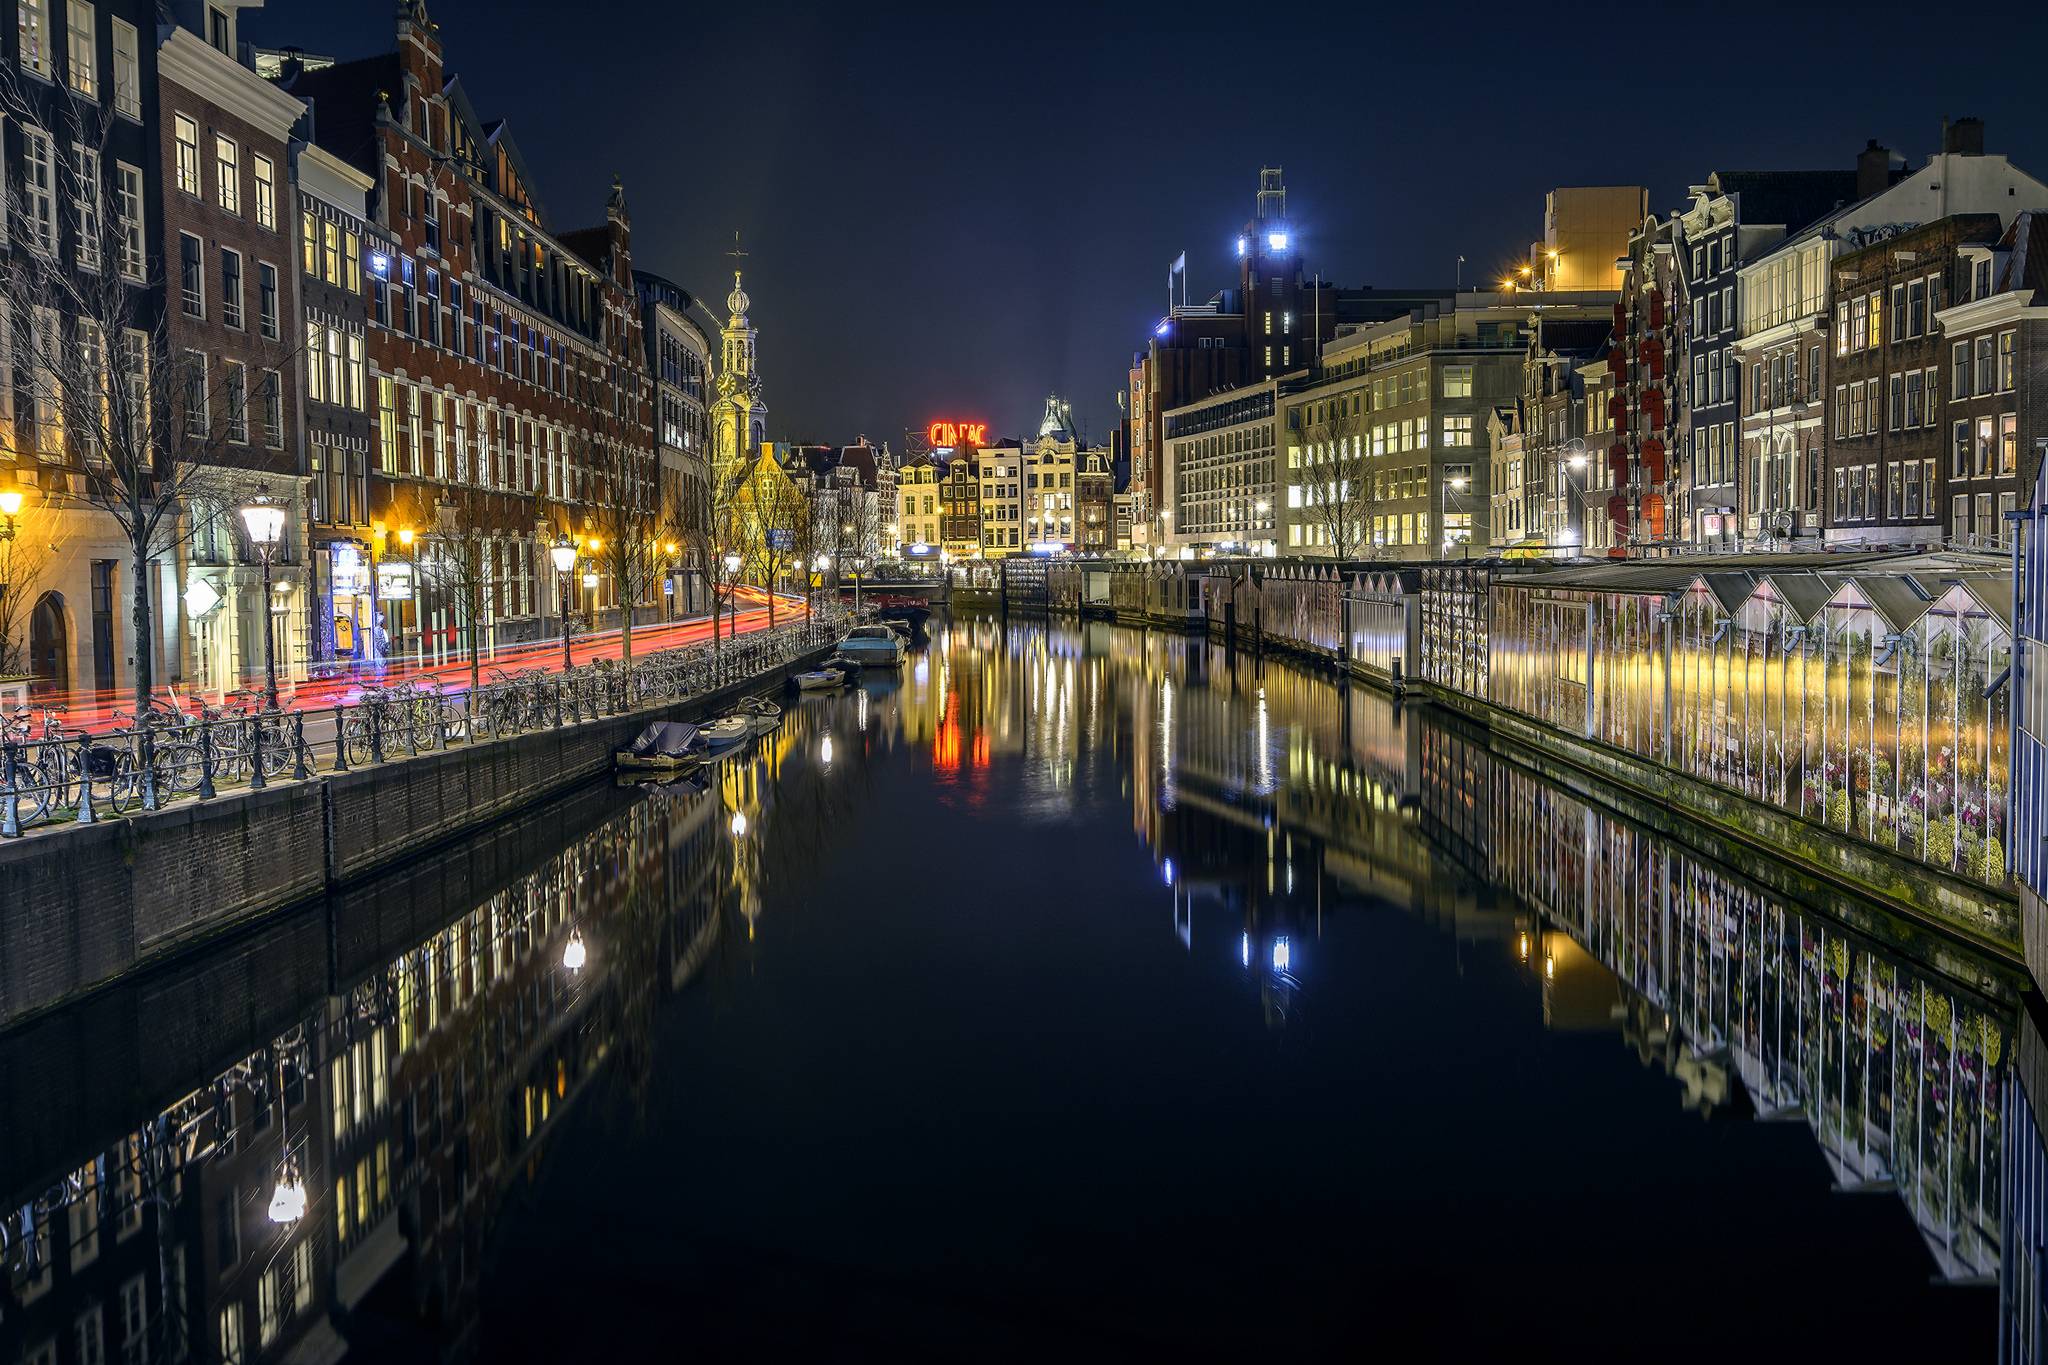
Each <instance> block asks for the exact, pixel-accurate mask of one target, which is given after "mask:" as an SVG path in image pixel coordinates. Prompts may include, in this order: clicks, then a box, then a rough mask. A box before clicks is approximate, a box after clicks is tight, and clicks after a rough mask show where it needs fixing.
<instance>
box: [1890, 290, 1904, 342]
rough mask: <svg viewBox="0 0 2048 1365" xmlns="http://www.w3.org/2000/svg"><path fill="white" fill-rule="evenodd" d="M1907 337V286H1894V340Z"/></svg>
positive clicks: (1902, 339) (1901, 339)
mask: <svg viewBox="0 0 2048 1365" xmlns="http://www.w3.org/2000/svg"><path fill="white" fill-rule="evenodd" d="M1905 339H1906V286H1905V285H1903V284H1895V285H1893V286H1892V340H1893V341H1904V340H1905Z"/></svg>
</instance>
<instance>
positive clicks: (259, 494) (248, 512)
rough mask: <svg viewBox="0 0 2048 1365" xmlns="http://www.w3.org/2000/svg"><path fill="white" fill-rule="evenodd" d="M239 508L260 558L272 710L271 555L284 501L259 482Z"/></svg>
mask: <svg viewBox="0 0 2048 1365" xmlns="http://www.w3.org/2000/svg"><path fill="white" fill-rule="evenodd" d="M240 511H241V515H242V525H243V527H244V528H245V529H246V530H247V531H248V532H249V543H250V544H251V545H254V546H255V547H256V553H257V555H258V556H259V557H261V559H262V560H263V705H264V708H265V709H266V710H271V711H275V710H276V709H277V627H276V624H275V620H274V617H273V613H272V612H271V610H270V604H271V596H270V558H271V556H272V555H274V554H276V553H277V546H278V542H279V541H281V540H283V539H284V504H283V503H281V502H279V501H277V500H276V499H275V498H273V497H271V496H270V490H269V489H268V488H267V487H266V486H265V485H262V484H258V485H257V486H256V496H255V497H253V498H251V499H249V501H247V502H245V503H243V504H242V506H241V508H240Z"/></svg>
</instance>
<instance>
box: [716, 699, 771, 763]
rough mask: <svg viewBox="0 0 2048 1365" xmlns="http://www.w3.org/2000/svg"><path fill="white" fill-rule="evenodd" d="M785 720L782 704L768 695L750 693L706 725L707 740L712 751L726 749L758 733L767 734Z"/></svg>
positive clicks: (719, 751) (721, 751)
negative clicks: (780, 705) (755, 695)
mask: <svg viewBox="0 0 2048 1365" xmlns="http://www.w3.org/2000/svg"><path fill="white" fill-rule="evenodd" d="M780 724H782V708H781V707H779V706H777V705H776V704H775V703H774V702H772V701H769V700H768V699H767V698H766V697H747V698H745V699H744V700H742V701H741V702H740V704H739V705H738V706H736V707H734V708H733V709H732V710H730V711H728V712H726V713H725V714H724V715H722V716H720V717H719V718H718V719H717V720H714V721H711V722H709V723H707V724H706V725H705V726H704V727H703V729H702V734H703V736H704V744H705V747H706V748H707V750H708V751H709V752H711V753H714V754H716V753H723V752H724V751H725V750H727V749H730V748H732V747H733V746H734V745H736V744H741V743H744V742H745V741H747V740H750V739H752V738H753V737H754V736H755V735H765V734H767V733H768V732H769V731H770V730H773V729H774V728H775V727H776V726H778V725H780Z"/></svg>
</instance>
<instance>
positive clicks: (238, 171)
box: [194, 133, 242, 213]
mask: <svg viewBox="0 0 2048 1365" xmlns="http://www.w3.org/2000/svg"><path fill="white" fill-rule="evenodd" d="M213 162H214V165H213V175H214V189H215V191H216V193H218V194H219V195H220V206H221V207H222V208H224V209H226V210H227V211H228V212H229V213H240V212H241V211H242V153H241V149H240V148H238V147H237V146H235V144H234V140H233V139H231V138H225V137H222V136H221V135H220V134H219V133H215V134H214V135H213ZM194 193H197V191H196V190H195V191H194Z"/></svg>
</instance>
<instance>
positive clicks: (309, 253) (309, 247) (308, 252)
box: [299, 209, 320, 275]
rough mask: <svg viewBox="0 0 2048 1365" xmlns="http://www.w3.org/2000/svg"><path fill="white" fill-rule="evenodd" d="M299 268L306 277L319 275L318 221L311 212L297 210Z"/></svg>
mask: <svg viewBox="0 0 2048 1365" xmlns="http://www.w3.org/2000/svg"><path fill="white" fill-rule="evenodd" d="M299 256H300V261H299V268H300V269H301V270H303V271H305V272H306V273H307V274H308V275H317V274H319V273H320V220H319V219H317V218H315V217H314V216H313V210H311V209H300V210H299Z"/></svg>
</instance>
